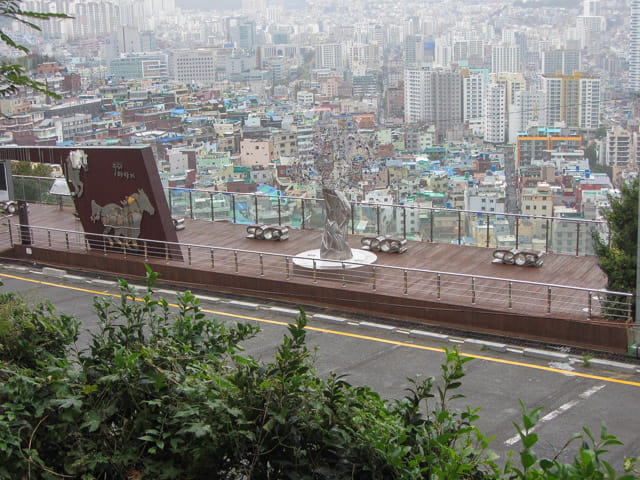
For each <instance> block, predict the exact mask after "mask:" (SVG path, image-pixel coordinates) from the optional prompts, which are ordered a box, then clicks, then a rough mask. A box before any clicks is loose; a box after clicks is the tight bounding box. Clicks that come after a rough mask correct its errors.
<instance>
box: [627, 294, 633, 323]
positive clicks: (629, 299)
mask: <svg viewBox="0 0 640 480" xmlns="http://www.w3.org/2000/svg"><path fill="white" fill-rule="evenodd" d="M631 305H632V304H631V297H627V322H629V323H631V322H633V314H632V309H631Z"/></svg>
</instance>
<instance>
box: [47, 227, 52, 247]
mask: <svg viewBox="0 0 640 480" xmlns="http://www.w3.org/2000/svg"><path fill="white" fill-rule="evenodd" d="M47 243H48V244H49V248H51V230H47Z"/></svg>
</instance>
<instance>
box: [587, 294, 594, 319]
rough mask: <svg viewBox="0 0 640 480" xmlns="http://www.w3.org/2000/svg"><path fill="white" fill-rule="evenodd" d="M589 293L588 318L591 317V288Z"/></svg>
mask: <svg viewBox="0 0 640 480" xmlns="http://www.w3.org/2000/svg"><path fill="white" fill-rule="evenodd" d="M587 293H588V294H589V296H588V297H587V318H591V297H592V295H593V293H592V292H591V290H589V291H588V292H587Z"/></svg>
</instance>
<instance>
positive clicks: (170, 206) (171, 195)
mask: <svg viewBox="0 0 640 480" xmlns="http://www.w3.org/2000/svg"><path fill="white" fill-rule="evenodd" d="M171 192H172V190H171V189H169V195H168V197H169V215H173V193H171Z"/></svg>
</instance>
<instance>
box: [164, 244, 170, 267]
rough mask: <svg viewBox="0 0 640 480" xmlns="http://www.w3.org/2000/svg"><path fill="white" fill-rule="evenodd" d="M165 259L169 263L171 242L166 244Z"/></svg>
mask: <svg viewBox="0 0 640 480" xmlns="http://www.w3.org/2000/svg"><path fill="white" fill-rule="evenodd" d="M164 261H165V262H167V263H169V244H167V243H165V244H164Z"/></svg>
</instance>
